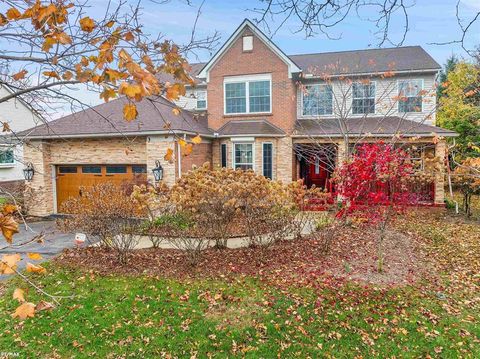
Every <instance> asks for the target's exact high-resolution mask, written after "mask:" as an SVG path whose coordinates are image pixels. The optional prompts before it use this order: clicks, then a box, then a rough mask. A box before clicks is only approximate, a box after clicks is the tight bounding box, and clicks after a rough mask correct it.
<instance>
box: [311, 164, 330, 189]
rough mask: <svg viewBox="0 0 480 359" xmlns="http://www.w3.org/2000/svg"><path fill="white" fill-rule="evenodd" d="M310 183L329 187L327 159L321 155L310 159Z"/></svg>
mask: <svg viewBox="0 0 480 359" xmlns="http://www.w3.org/2000/svg"><path fill="white" fill-rule="evenodd" d="M309 163H310V165H309V171H308V177H309V178H308V183H309V184H310V186H311V185H315V187H317V188H327V181H328V179H329V173H328V170H327V161H326V159H322V158H321V157H315V158H312V160H311V161H309Z"/></svg>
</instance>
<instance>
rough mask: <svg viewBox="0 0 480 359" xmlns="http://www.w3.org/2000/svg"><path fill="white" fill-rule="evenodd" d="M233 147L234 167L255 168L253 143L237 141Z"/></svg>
mask: <svg viewBox="0 0 480 359" xmlns="http://www.w3.org/2000/svg"><path fill="white" fill-rule="evenodd" d="M233 148H234V156H233V160H234V161H233V168H235V169H237V168H240V169H242V170H251V169H253V143H235V144H234V145H233Z"/></svg>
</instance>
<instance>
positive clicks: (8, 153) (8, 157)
mask: <svg viewBox="0 0 480 359" xmlns="http://www.w3.org/2000/svg"><path fill="white" fill-rule="evenodd" d="M13 163H14V158H13V150H12V149H7V150H0V165H8V164H13Z"/></svg>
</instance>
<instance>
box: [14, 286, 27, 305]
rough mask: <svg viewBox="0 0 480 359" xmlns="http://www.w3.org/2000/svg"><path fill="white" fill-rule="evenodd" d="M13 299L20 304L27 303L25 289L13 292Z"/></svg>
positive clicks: (17, 289) (16, 289)
mask: <svg viewBox="0 0 480 359" xmlns="http://www.w3.org/2000/svg"><path fill="white" fill-rule="evenodd" d="M13 299H16V300H18V301H19V302H20V303H23V302H25V292H24V291H23V289H20V288H15V290H14V291H13Z"/></svg>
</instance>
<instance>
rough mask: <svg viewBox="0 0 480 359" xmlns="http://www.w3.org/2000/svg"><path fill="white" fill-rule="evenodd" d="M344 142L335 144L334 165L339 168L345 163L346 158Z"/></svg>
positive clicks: (340, 141)
mask: <svg viewBox="0 0 480 359" xmlns="http://www.w3.org/2000/svg"><path fill="white" fill-rule="evenodd" d="M345 151H346V149H345V140H339V141H338V142H337V160H336V165H337V166H339V165H341V164H342V163H343V161H345V159H346V158H347V154H346V153H345Z"/></svg>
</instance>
